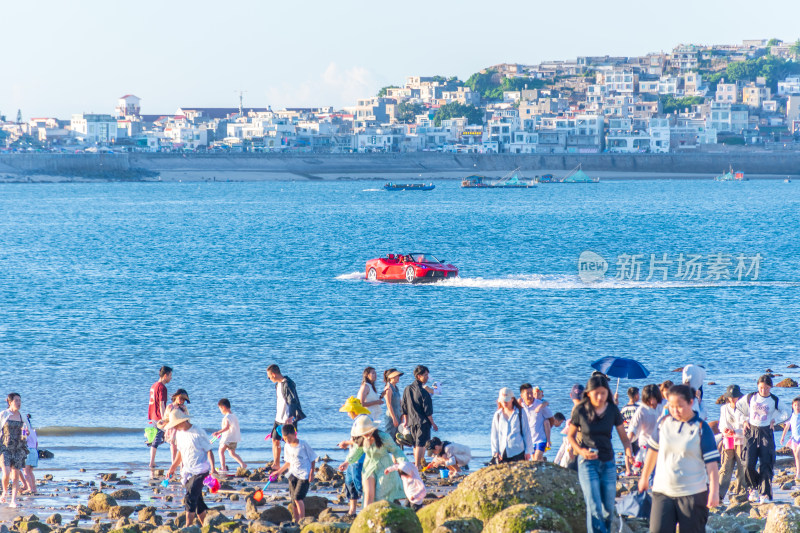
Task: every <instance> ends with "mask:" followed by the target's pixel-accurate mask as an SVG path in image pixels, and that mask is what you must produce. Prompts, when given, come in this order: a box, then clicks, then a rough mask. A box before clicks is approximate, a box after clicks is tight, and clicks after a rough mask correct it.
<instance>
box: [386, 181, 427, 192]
mask: <svg viewBox="0 0 800 533" xmlns="http://www.w3.org/2000/svg"><path fill="white" fill-rule="evenodd" d="M435 188H436V185H434V184H433V183H394V182H391V181H390V182H389V183H386V184H385V185H384V186H383V190H385V191H432V190H433V189H435Z"/></svg>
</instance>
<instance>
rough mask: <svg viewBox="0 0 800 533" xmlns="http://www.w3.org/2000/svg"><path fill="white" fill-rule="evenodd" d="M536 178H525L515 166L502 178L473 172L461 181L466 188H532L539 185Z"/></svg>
mask: <svg viewBox="0 0 800 533" xmlns="http://www.w3.org/2000/svg"><path fill="white" fill-rule="evenodd" d="M537 183H538V182H537V180H536V179H525V178H523V177H522V175H521V174H520V173H519V169H518V168H515V169H514V170H512V171H511V172H509V173H508V174H506V175H505V176H503V177H502V178H498V179H490V178H487V177H486V176H478V175H476V174H473V175H472V176H467V177H466V178H464V179H463V180H462V181H461V187H462V188H464V189H531V188H533V187H536V185H537Z"/></svg>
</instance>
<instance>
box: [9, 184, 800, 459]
mask: <svg viewBox="0 0 800 533" xmlns="http://www.w3.org/2000/svg"><path fill="white" fill-rule="evenodd" d="M381 185H382V182H378V181H374V182H373V181H350V182H348V181H342V182H332V183H306V182H303V183H299V182H259V183H200V184H198V183H98V184H7V185H2V186H0V392H2V395H3V396H4V395H5V394H6V393H7V392H10V391H15V392H19V393H20V394H21V395H22V405H23V407H22V409H23V412H25V413H31V415H32V422H33V423H34V426H35V427H38V428H40V429H41V431H40V440H41V446H42V447H43V448H46V449H49V450H51V451H53V452H54V453H55V459H53V460H50V461H46V462H45V461H43V462H41V463H40V468H41V469H47V470H58V469H64V470H74V469H76V468H78V467H84V468H89V469H103V468H110V467H113V466H123V465H124V466H126V467H131V468H139V467H144V465H145V464H146V462H147V459H148V450H147V448H146V447H145V446H144V444H143V441H144V439H143V436H142V431H143V428H144V427H145V426H146V423H147V421H146V414H147V401H148V391H149V387H150V385H151V384H152V383H153V382H154V381H156V379H157V378H158V368H159V367H160V366H161V365H164V364H166V365H170V366H172V367H174V369H175V373H174V376H173V380H172V383H170V384H169V386H168V389H169V391H170V392H172V391H174V390H175V389H177V388H179V387H182V388H185V389H187V390H188V391H189V394H190V397H191V404H190V406H189V407H190V411H191V414H192V415H193V417H194V420H195V421H196V422H197V423H199V424H200V425H202V426H203V427H205V428H208V429H210V430H211V429H215V428H217V427H218V425H219V421H220V413H219V411H218V409H217V407H216V403H217V400H219V399H220V398H222V397H227V398H229V399H230V400H231V402H232V404H233V410H234V412H235V413H237V414H238V416H239V418H240V420H241V423H242V426H243V430H244V440H243V442H242V444H241V445H240V446H241V448H240V449H241V450H242V451H243V456H244V458H245V460H247V461H250V462H251V463H254V462H255V463H256V464H257V462H258V461H264V460H267V459H270V458H271V452H270V451H269V448H268V444H269V443H268V442H265V441H264V436H265V435H266V434H267V433H268V432H269V429H270V427H271V424H272V421H273V418H274V411H275V389H274V385H272V384H271V383H270V382H269V381H268V380H267V377H266V372H265V369H266V367H267V365H269V364H270V363H277V364H279V365H280V367H281V369H282V370H283V371H284V373H285V374H286V375H288V376H290V377H291V378H292V379H294V380H295V381H296V382H297V386H298V391H299V395H300V398H301V401H302V404H303V407H304V410H305V412H306V413H307V415H308V419H307V420H306V421H303V422H302V423H301V425H300V433H301V437H304V438H307V439H308V440H309V441H310V442H311V444H312V445H313V446H314V447H315V449H316V450H317V452H318V453H319V454H320V455H324V454H325V453H329V454H330V455H331V456H332V457H334V458H342V454H341V453H340V452H339V451H338V450H336V449H335V445H336V443H337V442H338V441H340V440H342V439H344V438H346V436H347V435H348V432H349V426H350V422H349V419H348V418H347V416H346V415H345V414H343V413H339V412H338V408H339V406H340V405H341V403H342V402H343V401H344V400H345V399H346V398H347V397H348V396H350V395H354V394H355V393H356V392H357V390H358V387H359V384H360V381H361V372H362V370H363V368H364V367H365V366H367V365H370V366H374V367H376V368H377V369H378V372H379V373H382V372H383V370H384V369H386V368H389V367H397V368H399V369H401V370H403V371H405V372H406V375H405V376H403V378H401V386H405V385H407V384H408V383H409V382H410V380H411V379H412V378H411V371H412V369H413V368H414V366H415V365H417V364H425V365H427V366H428V367H429V368H430V369H431V381H438V382H441V383H442V394H441V395H437V396H435V397H434V398H435V400H434V409H435V415H434V417H435V420H436V422H437V423H438V425H439V428H440V429H439V433H438V435H439V436H440V437H442V438H444V439H447V440H455V441H459V442H464V443H466V444H469V445H471V446H472V447H473V450H474V454H475V455H476V456H478V457H481V458H485V457H487V456H488V455H489V428H490V424H491V416H492V413H493V411H494V410H495V408H496V404H495V399H496V397H497V392H498V390H499V389H500V388H501V387H512V388H515V389H518V387H519V385H520V384H521V383H523V382H530V383H533V384H535V385H539V386H541V387H542V388H543V389H544V391H545V398H546V399H547V400H549V401H550V403H551V407H553V408H554V410H558V411H562V412H564V413H565V414H566V415H569V411H570V408H571V402H570V401H569V398H568V391H569V389H570V387H571V385H572V384H573V383H575V382H585V381H586V379H587V377H588V375H589V373H590V372H591V367H590V363H591V362H592V361H594V360H596V359H599V358H601V357H605V356H608V355H614V356H624V357H632V358H635V359H637V360H639V361H641V362H642V363H643V364H644V365H645V366H646V367H647V368H648V369H649V370H650V371H651V372H652V374H651V376H650V377H649V378H648V379H647V380H638V381H630V380H623V381H622V382H621V384H620V391H621V393H622V396H624V391H625V390H626V388H627V387H628V386H631V385H636V386H639V387H641V386H643V385H645V384H647V383H650V382H660V381H663V380H664V379H673V380H678V379H679V374H675V373H673V372H672V371H673V370H674V369H675V368H676V367H680V366H683V365H685V364H687V363H697V364H703V365H705V366H706V368H707V369H708V373H709V380H710V381H713V382H715V383H716V385H707V386H706V394H707V397H708V398H710V399H711V400H712V402H713V400H714V399H715V398H716V397H717V396H719V395H720V394H722V392H723V391H724V387H725V386H727V385H728V384H729V383H733V382H736V383H738V384H740V385H741V386H742V388H743V389H744V390H746V391H747V390H753V389H754V386H755V380H756V378H757V377H758V376H759V375H760V374H761V373H762V372H763V371H764V370H765V369H767V368H771V369H773V370H774V371H775V372H776V373H779V374H783V375H784V376H791V377H793V378H794V379H800V372H798V370H790V369H787V366H788V365H789V364H791V363H796V364H800V346H798V333H800V327H798V324H800V320H798V317H799V316H800V184H798V183H789V184H786V183H783V182H781V181H758V182H755V181H753V182H746V183H716V182H712V181H694V182H687V181H644V182H643V181H635V182H633V181H631V182H603V183H600V184H587V185H565V184H552V185H541V186H539V188H537V189H531V190H462V189H460V188H459V184H458V183H457V182H455V181H442V182H437V188H436V190H434V191H432V192H392V193H389V192H384V191H382V190H381ZM410 251H413V252H429V253H433V254H434V255H436V256H438V257H440V258H442V259H445V260H446V261H448V262H451V263H453V264H455V265H457V266H458V267H459V268H460V271H461V277H460V278H459V279H457V280H448V281H443V282H439V283H436V284H431V285H407V284H384V283H370V282H367V281H365V280H364V264H365V261H366V260H368V259H370V258H373V257H378V256H380V255H384V256H385V255H386V254H387V253H401V252H402V253H408V252H410ZM584 251H592V252H594V253H596V254H599V255H600V256H602V257H603V258H605V260H606V261H607V263H608V272H607V273H606V277H605V278H604V279H602V280H599V281H595V282H593V283H585V282H583V281H582V280H581V278H580V277H579V275H578V258H579V257H580V255H581V253H582V252H584ZM637 254H640V255H641V256H642V257H641V258H640V260H639V261H638V265H639V268H640V270H639V275H640V279H639V280H638V281H637V280H636V279H616V278H615V275H617V274H620V275H622V277H623V278H626V277H633V276H634V275H635V274H636V271H635V268H629V267H631V266H632V265H636V264H637V262H634V263H630V262H629V261H627V260H626V257H625V256H633V255H637ZM651 254H655V256H656V257H655V259H658V260H662V259H663V254H667V260H671V261H673V263H671V264H669V265H668V266H667V267H666V268H663V269H661V270H656V275H654V276H653V277H652V278H651V279H650V280H646V277H647V276H648V273H649V267H650V260H651ZM680 254H683V258H684V260H685V261H688V260H689V259H690V258H691V256H700V257H699V258H696V259H695V261H694V262H693V263H692V268H693V269H694V270H690V269H689V266H688V263H680V265H679V257H680ZM712 254H723V256H721V257H722V259H721V260H720V259H719V258H717V259H716V260H712V257H711V256H712ZM739 256H741V259H739ZM756 257H759V259H757V260H756V259H755V258H756ZM726 258H727V259H726ZM726 261H730V262H729V263H728V262H726ZM618 263H619V264H618ZM712 263H713V265H712ZM756 263H757V264H756ZM699 264H702V265H703V269H702V270H700V272H699V273H698V271H697V270H696V268H697V266H698V265H699ZM714 265H716V266H714ZM720 265H722V266H720ZM661 266H664V264H661ZM679 266H681V267H682V274H683V275H682V276H681V275H679V274H678V267H679ZM664 272H666V275H667V279H666V280H664V279H663V275H664ZM687 272H688V273H689V274H691V275H689V276H687V275H686V274H687ZM726 272H727V274H728V277H727V278H726V275H725V274H726ZM756 272H757V279H756V276H755V274H756ZM695 274H698V275H696V276H695ZM739 277H741V279H739ZM685 278H689V279H685ZM779 379H780V378H779ZM776 392H778V394H779V395H780V396H781V397H782V398H784V399H790V398H792V397H794V395H795V394H796V389H776ZM710 407H711V409H710V411H711V413H712V418H716V416H717V410H716V409H715V408H714V406H713V403H711V405H710ZM81 428H84V429H81ZM85 428H93V429H85ZM559 440H560V437H554V443H555V444H556V445H557V443H558V441H559ZM552 456H553V452H550V457H551V458H552ZM167 458H168V452H166V451H162V452H159V462H160V463H161V464H162V465H163V464H166V461H167Z"/></svg>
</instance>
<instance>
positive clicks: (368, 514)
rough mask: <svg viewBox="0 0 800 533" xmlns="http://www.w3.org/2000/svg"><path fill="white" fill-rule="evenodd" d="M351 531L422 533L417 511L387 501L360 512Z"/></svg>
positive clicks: (361, 532) (362, 532)
mask: <svg viewBox="0 0 800 533" xmlns="http://www.w3.org/2000/svg"><path fill="white" fill-rule="evenodd" d="M350 532H351V533H422V525H421V524H420V523H419V518H417V515H416V513H414V511H412V510H411V509H409V508H407V507H401V506H399V505H395V504H393V503H389V502H387V501H379V502H375V503H373V504H371V505H370V506H368V507H367V508H366V509H364V510H363V511H361V512H360V513H358V516H357V517H356V519H355V520H354V521H353V525H352V526H351V527H350Z"/></svg>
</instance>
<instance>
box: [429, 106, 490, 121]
mask: <svg viewBox="0 0 800 533" xmlns="http://www.w3.org/2000/svg"><path fill="white" fill-rule="evenodd" d="M456 117H466V119H467V123H468V124H483V111H482V110H480V109H478V108H477V107H475V106H474V105H463V104H459V103H458V102H450V103H449V104H446V105H443V106H441V107H440V108H439V109H437V110H436V114H435V115H434V116H433V123H434V125H436V126H437V127H438V126H441V125H442V121H443V120H447V119H450V118H456Z"/></svg>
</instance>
